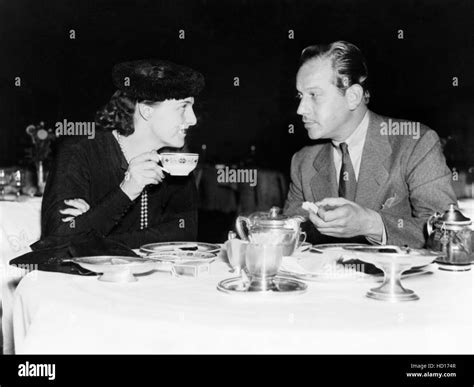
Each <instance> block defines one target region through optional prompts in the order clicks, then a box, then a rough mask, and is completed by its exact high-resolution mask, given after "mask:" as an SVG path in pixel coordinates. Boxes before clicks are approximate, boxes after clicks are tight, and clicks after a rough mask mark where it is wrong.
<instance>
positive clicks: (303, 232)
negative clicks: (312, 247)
mask: <svg viewBox="0 0 474 387" xmlns="http://www.w3.org/2000/svg"><path fill="white" fill-rule="evenodd" d="M301 237H303V239H301ZM305 242H306V232H305V231H301V233H300V237H299V240H298V246H297V248H299V247H301V245H302V244H303V243H305Z"/></svg>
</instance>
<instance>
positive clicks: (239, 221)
mask: <svg viewBox="0 0 474 387" xmlns="http://www.w3.org/2000/svg"><path fill="white" fill-rule="evenodd" d="M243 223H245V225H246V226H247V229H249V228H250V225H249V223H250V222H249V219H248V218H246V217H245V216H238V217H237V219H236V221H235V229H236V230H237V234H239V237H240V239H242V240H244V241H248V240H249V236H248V235H247V233H246V232H245V231H244V228H243V226H242V225H243Z"/></svg>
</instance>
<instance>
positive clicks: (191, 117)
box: [186, 108, 197, 126]
mask: <svg viewBox="0 0 474 387" xmlns="http://www.w3.org/2000/svg"><path fill="white" fill-rule="evenodd" d="M196 122H197V118H196V115H195V114H194V110H193V108H190V109H189V110H188V112H187V114H186V124H188V125H189V126H193V125H196Z"/></svg>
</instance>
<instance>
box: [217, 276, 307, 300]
mask: <svg viewBox="0 0 474 387" xmlns="http://www.w3.org/2000/svg"><path fill="white" fill-rule="evenodd" d="M273 282H274V284H275V288H274V289H273V290H268V291H249V286H250V282H244V281H243V279H242V278H241V277H234V278H228V279H225V280H223V281H221V282H219V283H218V284H217V290H219V291H221V292H224V293H228V294H265V295H272V296H273V295H275V296H278V295H283V294H288V295H289V294H295V295H296V294H302V293H304V292H306V290H307V288H308V285H306V284H305V283H304V282H301V281H297V280H294V279H290V278H285V277H278V276H277V277H275V278H274V280H273Z"/></svg>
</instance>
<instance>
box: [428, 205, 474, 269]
mask: <svg viewBox="0 0 474 387" xmlns="http://www.w3.org/2000/svg"><path fill="white" fill-rule="evenodd" d="M471 225H472V221H471V219H469V218H467V217H465V216H464V215H463V214H462V213H461V211H459V210H458V209H457V208H456V205H455V204H450V205H449V208H448V209H447V210H446V211H445V212H444V213H442V214H440V213H438V212H436V213H435V214H433V215H432V216H430V218H429V219H428V223H427V228H428V241H427V244H426V246H427V248H429V249H431V250H434V251H440V252H442V253H443V255H442V256H441V257H439V258H438V259H437V260H436V262H437V263H438V264H439V265H440V269H442V270H448V271H467V270H470V269H471V263H472V261H473V258H474V257H473V254H472V230H471Z"/></svg>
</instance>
